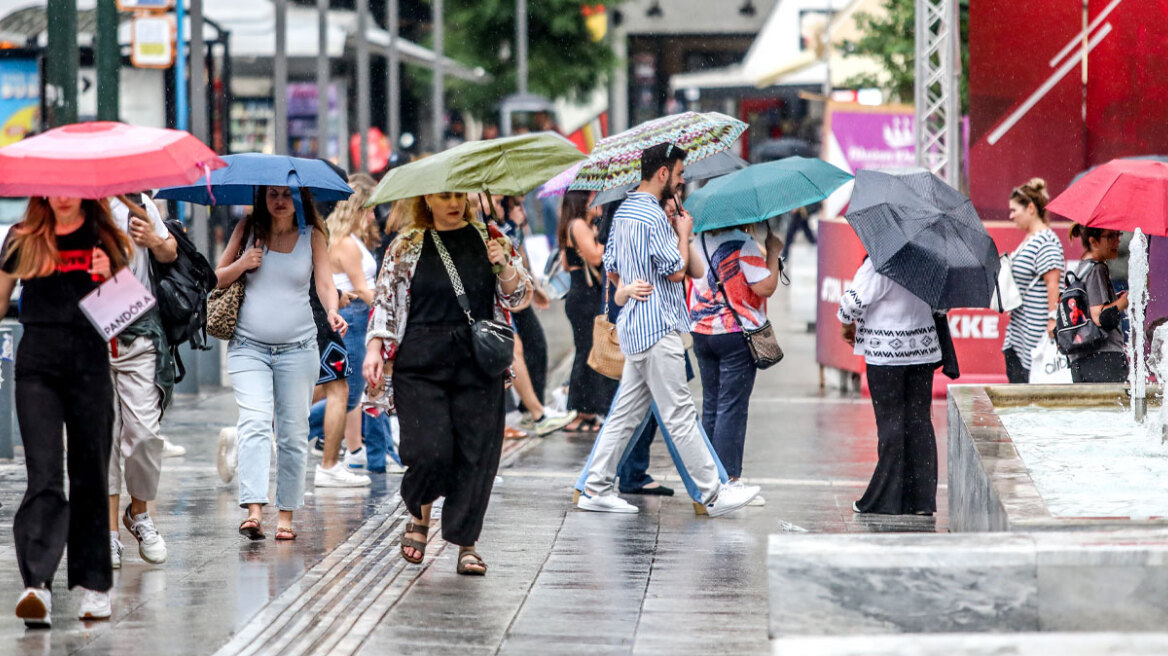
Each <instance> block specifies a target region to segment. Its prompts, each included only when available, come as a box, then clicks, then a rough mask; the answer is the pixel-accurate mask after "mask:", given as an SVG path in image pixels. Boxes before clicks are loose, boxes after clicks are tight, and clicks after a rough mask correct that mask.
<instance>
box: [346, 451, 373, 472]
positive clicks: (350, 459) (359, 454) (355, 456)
mask: <svg viewBox="0 0 1168 656" xmlns="http://www.w3.org/2000/svg"><path fill="white" fill-rule="evenodd" d="M368 464H369V461H368V460H367V459H366V457H365V447H361V448H360V449H357V450H356V451H349V450H346V451H345V466H346V467H348V468H349V469H365V467H366V465H368Z"/></svg>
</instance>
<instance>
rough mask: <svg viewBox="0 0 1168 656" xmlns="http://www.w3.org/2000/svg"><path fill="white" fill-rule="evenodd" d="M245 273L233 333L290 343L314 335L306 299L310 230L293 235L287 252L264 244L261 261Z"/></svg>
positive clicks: (310, 254)
mask: <svg viewBox="0 0 1168 656" xmlns="http://www.w3.org/2000/svg"><path fill="white" fill-rule="evenodd" d="M245 275H246V276H247V280H246V281H245V282H244V285H245V287H244V293H243V305H242V306H240V308H239V323H238V325H237V326H236V328H235V334H237V335H239V336H240V337H243V338H245V339H250V340H253V341H256V342H261V343H263V344H294V343H296V342H301V341H304V340H306V339H309V338H314V337H315V336H316V322H314V321H313V319H312V308H311V307H310V306H309V303H308V288H309V285H310V284H311V280H312V231H311V230H309V231H308V232H304V233H301V234H300V235H299V236H298V237H297V239H296V246H295V247H294V248H293V249H292V252H291V253H279V252H276V251H273V250H271V249H268V248H265V249H264V261H263V264H261V265H260V267H259V268H258V269H256V270H255V271H252V272H251V273H248V274H245Z"/></svg>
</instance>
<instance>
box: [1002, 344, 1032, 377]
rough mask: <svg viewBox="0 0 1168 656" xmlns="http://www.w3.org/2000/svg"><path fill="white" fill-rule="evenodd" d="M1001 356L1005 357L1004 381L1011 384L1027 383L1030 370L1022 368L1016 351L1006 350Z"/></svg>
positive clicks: (1020, 359)
mask: <svg viewBox="0 0 1168 656" xmlns="http://www.w3.org/2000/svg"><path fill="white" fill-rule="evenodd" d="M1002 355H1004V356H1006V380H1008V381H1009V382H1011V383H1029V382H1030V370H1029V369H1027V368H1026V367H1023V366H1022V358H1020V357H1018V351H1016V350H1014V349H1012V348H1008V349H1006V350H1005V351H1002Z"/></svg>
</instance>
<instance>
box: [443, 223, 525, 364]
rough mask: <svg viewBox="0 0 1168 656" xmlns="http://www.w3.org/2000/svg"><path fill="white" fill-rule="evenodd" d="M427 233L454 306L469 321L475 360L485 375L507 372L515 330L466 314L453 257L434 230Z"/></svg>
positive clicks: (513, 354) (461, 287)
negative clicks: (451, 290) (451, 287)
mask: <svg viewBox="0 0 1168 656" xmlns="http://www.w3.org/2000/svg"><path fill="white" fill-rule="evenodd" d="M430 236H431V237H433V238H434V245H435V246H436V247H437V248H438V256H439V257H441V258H442V264H443V266H445V267H446V275H448V276H450V284H452V285H454V295H455V296H456V297H458V306H459V307H461V308H462V311H463V313H464V314H466V320H467V322H468V323H469V324H470V343H471V346H472V348H473V349H474V358H475V362H477V363H478V365H479V369H482V370H483V373H485V374H486V375H488V376H491V377H495V376H501V375H502V374H503V372H504V371H507V367H509V366H511V361H512V360H513V359H514V356H515V331H513V330H511V326H508V325H507V324H504V323H500V322H498V321H495V320H494V319H482V320H480V321H475V320H474V317H473V316H471V314H470V301H468V300H467V298H466V289H464V288H463V286H462V278H460V277H459V275H458V269H456V268H454V260H452V259H450V253H449V252H448V251H447V250H446V246H445V245H443V244H442V238H441V237H439V236H438V231H437V230H434V229H431V230H430Z"/></svg>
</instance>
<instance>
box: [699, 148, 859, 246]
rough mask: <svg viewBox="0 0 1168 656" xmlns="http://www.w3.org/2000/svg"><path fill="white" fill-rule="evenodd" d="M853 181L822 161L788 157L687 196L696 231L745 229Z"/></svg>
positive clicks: (737, 172) (710, 185)
mask: <svg viewBox="0 0 1168 656" xmlns="http://www.w3.org/2000/svg"><path fill="white" fill-rule="evenodd" d="M851 179H852V176H851V175H850V174H848V173H847V172H845V171H842V170H840V169H838V168H836V167H834V166H832V165H831V164H828V163H827V162H825V161H823V160H821V159H808V158H806V157H788V158H786V159H780V160H776V161H774V162H767V163H766V164H755V165H754V166H749V167H747V168H744V169H742V170H741V171H735V172H734V173H731V174H729V175H724V176H722V177H720V178H717V179H715V180H713V181H711V182H710V183H709V184H707V185H706V186H704V187H702V188H701V189H698V190H697V191H695V192H694V193H692V194H690V196H689V198H688V199H687V200H686V201H685V208H686V209H687V210H689V213H690V214H692V215H693V217H694V231H695V232H705V231H707V230H717V229H718V228H729V227H732V226H739V225H748V224H751V223H758V222H759V221H765V220H767V219H769V218H771V217H773V216H778V215H780V214H782V213H784V212H790V211H791V210H794V209H798V208H800V207H803V206H805V205H810V204H812V203H817V202H819V201H821V200H823V199H825V198H827V197H828V196H830V195H831V193H832V192H833V191H835V190H836V189H839V188H840V187H841V186H843V184H844V183H846V182H847V181H848V180H851Z"/></svg>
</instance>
